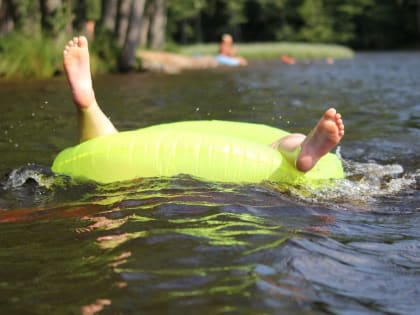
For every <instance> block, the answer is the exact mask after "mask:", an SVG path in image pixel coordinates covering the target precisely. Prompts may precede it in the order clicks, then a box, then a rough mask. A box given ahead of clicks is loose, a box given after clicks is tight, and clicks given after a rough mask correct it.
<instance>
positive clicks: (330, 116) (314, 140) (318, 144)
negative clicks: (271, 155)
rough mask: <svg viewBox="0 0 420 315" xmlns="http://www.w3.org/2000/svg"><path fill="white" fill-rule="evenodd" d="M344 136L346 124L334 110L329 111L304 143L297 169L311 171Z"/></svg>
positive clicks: (297, 161)
mask: <svg viewBox="0 0 420 315" xmlns="http://www.w3.org/2000/svg"><path fill="white" fill-rule="evenodd" d="M343 135H344V124H343V121H342V119H341V115H340V114H339V113H337V111H336V110H335V109H334V108H330V109H328V110H327V111H326V112H325V113H324V115H323V116H322V118H321V119H320V121H319V122H318V124H317V125H316V126H315V128H314V129H313V130H312V131H311V132H310V133H309V134H308V136H307V137H306V138H305V140H304V141H303V143H302V150H301V151H300V153H299V155H298V157H297V160H296V168H297V169H298V170H300V171H302V172H307V171H309V170H310V169H311V168H313V167H314V166H315V164H316V163H317V162H318V160H319V159H320V158H321V157H323V156H324V155H325V154H327V153H328V152H329V151H330V150H331V149H332V148H334V147H335V146H336V145H337V144H338V143H339V142H340V140H341V138H342V137H343Z"/></svg>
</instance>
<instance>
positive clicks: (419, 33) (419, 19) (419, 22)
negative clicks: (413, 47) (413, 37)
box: [416, 0, 420, 39]
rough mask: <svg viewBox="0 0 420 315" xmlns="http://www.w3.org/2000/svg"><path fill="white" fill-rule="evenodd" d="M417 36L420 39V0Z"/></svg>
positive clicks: (419, 0)
mask: <svg viewBox="0 0 420 315" xmlns="http://www.w3.org/2000/svg"><path fill="white" fill-rule="evenodd" d="M416 13H417V36H418V38H419V39H420V0H417V10H416Z"/></svg>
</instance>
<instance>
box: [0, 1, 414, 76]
mask: <svg viewBox="0 0 420 315" xmlns="http://www.w3.org/2000/svg"><path fill="white" fill-rule="evenodd" d="M89 21H90V22H93V23H95V41H97V45H96V46H97V47H98V51H99V54H102V55H103V56H104V57H105V58H106V57H107V56H108V55H113V57H116V56H118V58H117V60H118V65H119V68H120V69H122V70H124V69H130V68H131V67H132V66H133V64H134V62H135V51H136V49H137V48H138V47H147V48H151V49H165V48H166V49H167V48H171V47H176V45H182V44H191V43H207V42H217V41H219V39H220V36H221V34H223V33H231V34H232V35H233V36H234V38H235V39H236V41H239V42H277V41H289V42H309V43H313V42H316V43H336V44H343V45H347V46H350V47H352V48H355V49H395V48H418V47H419V46H420V45H419V42H420V0H386V1H383V0H235V1H230V0H0V38H3V39H4V38H9V37H10V36H11V34H21V35H23V36H27V37H30V38H37V37H46V38H49V39H51V40H53V41H54V42H57V45H62V42H63V40H67V39H68V38H69V36H71V34H76V31H77V32H80V31H83V30H84V28H85V27H86V25H87V24H86V23H87V22H89ZM3 46H4V45H3ZM2 49H3V50H4V49H5V48H4V47H3V48H2V43H1V41H0V53H1V50H2Z"/></svg>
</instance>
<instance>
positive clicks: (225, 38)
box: [222, 34, 233, 44]
mask: <svg viewBox="0 0 420 315" xmlns="http://www.w3.org/2000/svg"><path fill="white" fill-rule="evenodd" d="M222 42H224V43H228V44H231V43H233V38H232V36H231V35H230V34H223V36H222Z"/></svg>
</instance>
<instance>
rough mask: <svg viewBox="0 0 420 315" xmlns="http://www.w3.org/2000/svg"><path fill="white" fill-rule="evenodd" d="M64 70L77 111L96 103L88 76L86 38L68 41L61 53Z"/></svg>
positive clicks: (81, 37) (88, 65) (88, 63)
mask: <svg viewBox="0 0 420 315" xmlns="http://www.w3.org/2000/svg"><path fill="white" fill-rule="evenodd" d="M63 63H64V70H65V72H66V76H67V80H68V82H69V84H70V87H71V91H72V94H73V101H74V103H75V104H76V105H77V107H78V108H79V109H85V108H88V107H89V106H91V105H92V104H94V103H96V100H95V93H94V92H93V87H92V78H91V75H90V62H89V50H88V42H87V39H86V37H84V36H79V37H74V38H73V39H72V40H70V41H69V42H68V43H67V45H66V47H65V48H64V51H63Z"/></svg>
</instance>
